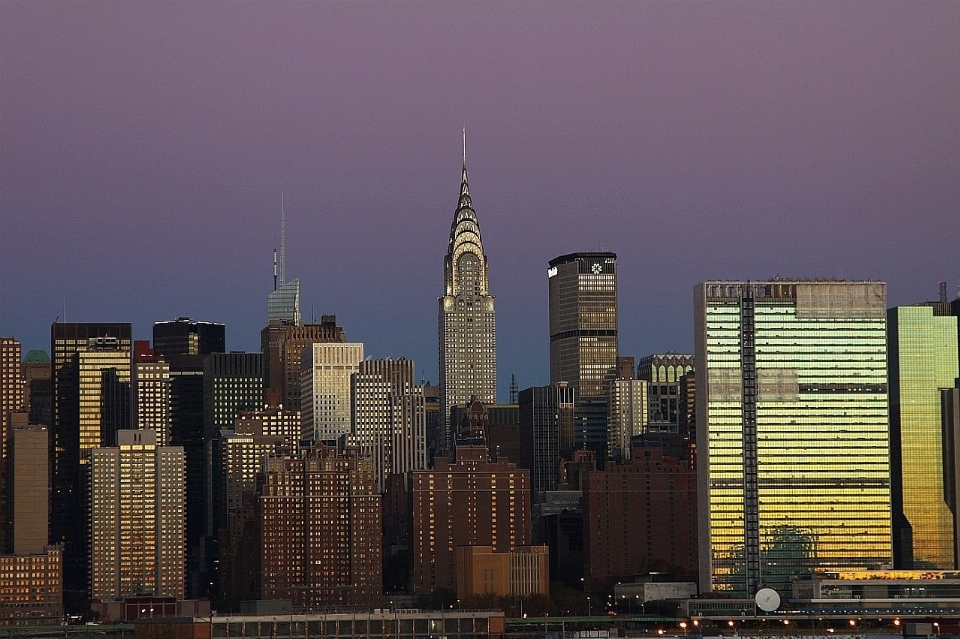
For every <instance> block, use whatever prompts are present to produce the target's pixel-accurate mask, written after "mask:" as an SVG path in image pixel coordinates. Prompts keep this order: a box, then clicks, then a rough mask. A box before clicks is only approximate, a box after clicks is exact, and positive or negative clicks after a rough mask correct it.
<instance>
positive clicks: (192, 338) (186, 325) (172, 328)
mask: <svg viewBox="0 0 960 639" xmlns="http://www.w3.org/2000/svg"><path fill="white" fill-rule="evenodd" d="M225 344H226V328H225V327H224V325H223V324H215V323H213V322H194V321H191V320H190V318H189V317H178V318H177V319H175V320H171V321H169V322H154V324H153V351H154V353H156V354H157V355H162V356H164V357H167V356H168V355H209V354H210V353H222V352H223V351H224V350H225Z"/></svg>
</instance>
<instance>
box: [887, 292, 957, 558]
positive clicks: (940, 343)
mask: <svg viewBox="0 0 960 639" xmlns="http://www.w3.org/2000/svg"><path fill="white" fill-rule="evenodd" d="M887 335H888V341H887V349H888V350H887V354H888V358H889V367H888V368H889V374H890V437H891V441H890V444H891V463H892V469H891V470H892V479H893V550H894V566H895V567H897V568H905V569H912V568H936V569H941V570H943V569H952V568H957V564H956V556H955V548H956V542H957V539H956V528H955V520H954V513H953V512H952V510H951V507H950V503H949V502H950V496H951V495H950V494H951V493H952V491H953V488H954V487H953V486H951V485H950V482H945V481H944V480H945V478H948V477H950V476H951V474H952V472H944V471H945V470H947V471H952V469H951V468H950V467H949V464H948V466H947V468H946V469H945V468H944V460H946V459H949V458H950V457H951V456H952V455H951V451H950V448H949V446H947V447H945V446H944V437H943V429H942V425H941V421H942V420H941V417H942V416H941V405H940V389H942V388H949V387H951V386H953V385H954V383H955V381H956V379H957V378H958V377H960V368H958V362H957V318H956V317H954V316H953V315H950V314H949V307H948V306H947V305H946V304H936V303H934V304H918V305H915V306H900V307H897V308H892V309H890V310H889V311H888V312H887Z"/></svg>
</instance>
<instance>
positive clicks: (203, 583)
mask: <svg viewBox="0 0 960 639" xmlns="http://www.w3.org/2000/svg"><path fill="white" fill-rule="evenodd" d="M225 334H226V327H225V326H224V325H223V324H216V323H213V322H198V321H191V320H190V318H188V317H180V318H178V319H176V320H172V321H169V322H156V323H155V324H154V325H153V346H154V348H153V350H154V353H155V354H156V355H158V356H162V357H163V358H164V359H165V360H166V361H167V362H168V363H169V364H170V444H171V445H173V446H182V447H183V452H184V457H185V458H186V481H187V495H188V498H187V500H186V513H187V524H186V537H187V587H186V592H187V596H188V597H200V596H207V595H208V594H209V590H208V584H209V583H210V579H209V577H204V576H201V575H202V574H203V573H204V571H205V570H206V568H205V566H204V562H205V559H204V556H205V548H204V540H205V539H206V538H205V537H204V532H205V530H206V528H205V522H206V512H207V510H206V505H207V500H206V499H204V498H203V497H201V496H203V495H205V494H206V482H207V474H208V473H207V468H208V467H209V461H208V459H207V446H206V440H205V439H204V433H203V361H204V359H206V357H207V356H208V355H210V354H212V353H222V352H223V351H224V344H225Z"/></svg>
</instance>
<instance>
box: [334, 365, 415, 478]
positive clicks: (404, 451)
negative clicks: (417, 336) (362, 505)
mask: <svg viewBox="0 0 960 639" xmlns="http://www.w3.org/2000/svg"><path fill="white" fill-rule="evenodd" d="M350 404H351V422H352V428H351V435H350V437H349V438H348V440H347V441H348V443H349V444H350V445H355V446H357V447H359V449H360V450H361V451H362V453H363V454H364V455H365V456H367V457H369V458H370V459H371V461H372V462H373V474H374V476H375V477H376V480H377V486H378V487H379V489H380V492H384V491H385V490H386V486H387V476H388V475H391V474H402V473H406V472H407V471H410V470H420V469H422V468H426V466H427V421H426V408H425V406H424V398H423V388H422V387H421V386H418V385H416V384H415V383H414V365H413V361H412V360H408V359H398V360H392V359H379V360H364V361H362V362H360V368H359V370H358V371H357V372H356V373H354V374H353V375H351V376H350Z"/></svg>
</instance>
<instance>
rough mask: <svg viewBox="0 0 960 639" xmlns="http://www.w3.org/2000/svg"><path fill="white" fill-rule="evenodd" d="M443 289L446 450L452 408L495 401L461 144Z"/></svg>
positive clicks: (483, 272)
mask: <svg viewBox="0 0 960 639" xmlns="http://www.w3.org/2000/svg"><path fill="white" fill-rule="evenodd" d="M464 139H466V136H464ZM443 289H444V290H443V297H441V298H440V313H439V325H440V330H439V334H440V335H439V337H440V411H441V413H440V417H441V419H442V420H443V421H442V423H443V439H442V441H443V443H444V446H446V442H449V441H450V408H451V407H453V406H458V405H463V404H466V403H468V402H470V401H471V400H473V399H474V398H476V399H479V400H480V401H481V402H484V403H487V404H495V403H496V402H497V322H496V316H495V314H494V309H493V295H491V294H490V279H489V271H488V267H487V256H486V255H485V254H484V252H483V242H481V240H480V224H479V223H478V222H477V214H476V213H475V212H474V210H473V201H472V200H471V199H470V188H469V186H468V185H467V153H466V143H464V153H463V173H462V176H461V179H460V200H459V202H458V203H457V211H456V213H454V216H453V224H451V225H450V241H449V242H448V244H447V255H446V257H445V258H444V260H443ZM442 452H445V453H448V452H449V450H447V449H446V448H445V449H444V450H443V451H442Z"/></svg>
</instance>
